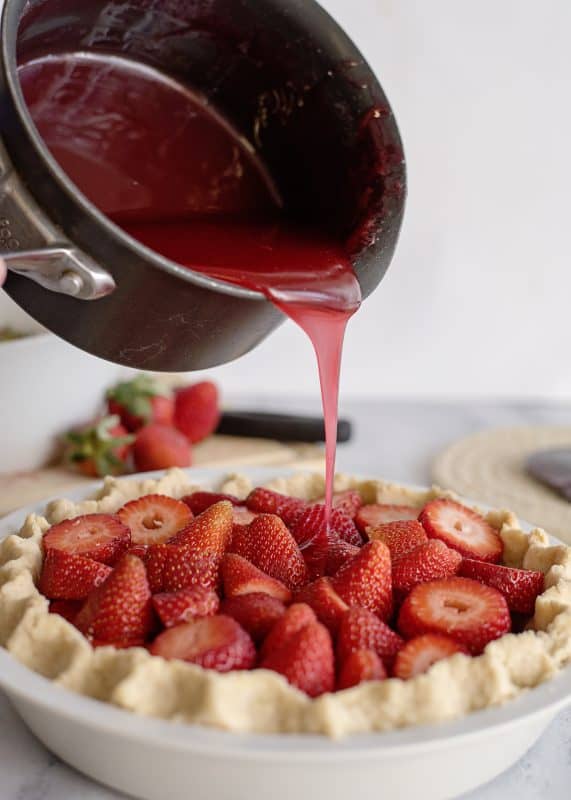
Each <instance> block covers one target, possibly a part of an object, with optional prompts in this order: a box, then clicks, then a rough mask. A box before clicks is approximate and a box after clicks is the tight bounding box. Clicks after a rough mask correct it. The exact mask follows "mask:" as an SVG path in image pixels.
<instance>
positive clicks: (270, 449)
mask: <svg viewBox="0 0 571 800" xmlns="http://www.w3.org/2000/svg"><path fill="white" fill-rule="evenodd" d="M274 465H279V466H288V467H299V468H303V467H305V468H315V469H320V468H322V467H323V465H324V456H323V449H322V448H321V447H320V446H318V445H310V444H299V445H296V444H289V443H288V444H282V443H281V442H274V441H271V440H269V439H248V438H241V437H237V436H211V437H209V438H208V439H206V440H205V441H204V442H201V443H200V444H198V445H195V446H194V447H193V466H195V467H221V468H226V467H228V468H229V469H237V468H239V467H241V466H250V467H251V466H259V467H261V466H274ZM90 480H91V479H90V478H85V477H83V476H82V475H78V474H77V473H74V472H71V471H70V470H68V469H64V468H62V467H47V468H45V469H39V470H34V471H31V472H18V473H3V474H0V516H3V515H4V514H8V513H9V512H10V511H14V510H15V509H16V508H20V507H21V506H26V505H29V504H31V503H35V502H37V501H38V500H41V499H42V498H44V497H50V496H52V495H57V494H60V493H61V494H62V495H63V494H64V493H65V491H66V490H68V491H69V490H70V489H73V488H75V487H77V486H81V485H83V484H86V483H88V482H89V481H90Z"/></svg>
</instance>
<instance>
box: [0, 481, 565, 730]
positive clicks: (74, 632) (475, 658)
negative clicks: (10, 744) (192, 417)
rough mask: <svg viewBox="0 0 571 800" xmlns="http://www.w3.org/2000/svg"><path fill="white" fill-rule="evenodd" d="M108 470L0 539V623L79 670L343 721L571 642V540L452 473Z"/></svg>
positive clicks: (128, 695) (102, 687) (81, 678)
mask: <svg viewBox="0 0 571 800" xmlns="http://www.w3.org/2000/svg"><path fill="white" fill-rule="evenodd" d="M335 489H336V496H335V507H334V509H333V511H332V514H331V517H330V525H329V528H327V526H326V524H325V509H324V505H323V493H324V484H323V478H322V476H320V475H314V474H299V475H294V476H290V477H284V478H280V479H278V480H275V481H273V482H272V483H271V484H269V485H268V486H267V487H254V486H252V484H251V483H250V481H249V479H247V478H245V477H243V476H240V475H230V476H228V477H227V478H226V479H225V480H224V481H222V482H221V485H220V486H219V487H218V488H217V491H216V493H213V492H211V491H204V490H203V489H202V488H201V487H199V486H195V485H192V484H190V482H189V477H188V476H187V475H186V474H185V473H184V472H182V471H180V470H176V469H175V470H171V471H169V472H167V473H166V474H165V475H164V477H162V478H160V479H159V480H142V481H139V480H128V479H115V478H108V479H106V480H105V482H104V484H103V486H102V488H101V489H100V491H99V492H98V493H97V495H96V496H95V497H94V498H93V499H88V500H84V501H82V502H79V503H74V502H71V501H69V500H57V501H54V502H52V503H50V504H49V505H48V507H47V508H46V511H45V516H40V515H37V514H31V515H29V516H28V518H27V519H26V521H25V524H24V525H23V527H22V529H21V530H20V531H19V532H18V533H14V534H13V535H11V536H8V538H6V539H5V540H4V541H3V542H2V543H1V544H0V645H2V646H3V647H4V648H5V649H6V650H7V651H8V652H10V653H11V654H12V656H13V657H14V658H16V659H17V660H18V661H20V662H21V663H22V664H24V665H25V666H27V667H29V668H30V669H32V670H34V671H35V672H37V673H39V674H40V675H43V676H44V677H46V678H48V679H50V680H53V681H54V682H55V683H56V684H57V685H59V686H62V687H65V688H67V689H69V690H71V691H74V692H77V693H79V694H82V695H86V696H88V697H91V698H94V699H96V700H100V701H104V702H108V703H111V704H113V705H115V706H118V707H120V708H123V709H127V710H130V711H133V712H136V713H139V714H143V715H148V716H153V717H159V718H163V719H172V720H177V721H183V722H188V723H195V724H202V725H208V726H212V727H216V728H221V729H225V730H229V731H234V732H253V733H273V734H276V733H302V732H307V733H316V734H323V735H327V736H331V737H340V736H345V735H348V734H353V733H363V732H369V731H385V730H391V729H395V728H402V727H406V726H410V725H418V724H426V723H435V722H440V721H444V720H451V719H455V718H458V717H461V716H463V715H465V714H467V713H469V712H471V711H475V710H478V709H482V708H486V707H490V706H497V705H500V704H503V703H505V702H507V701H512V700H514V699H516V698H517V697H518V695H520V694H521V693H522V692H524V691H526V690H528V689H532V688H533V687H535V686H538V685H539V684H541V683H543V682H544V681H547V680H550V679H551V678H553V677H554V676H556V675H557V673H558V672H560V671H561V670H562V669H563V668H565V667H566V666H567V665H568V664H569V663H570V662H571V548H568V547H566V546H564V545H561V544H552V543H551V542H550V540H549V537H548V536H547V534H546V533H545V532H544V531H542V530H540V529H535V530H533V531H531V533H526V532H524V531H523V530H522V529H521V527H520V525H519V523H518V520H517V518H516V517H515V515H514V514H513V513H511V512H508V511H491V512H481V511H479V510H478V509H473V508H470V507H468V506H466V505H465V504H463V503H461V502H460V501H459V500H458V499H457V498H455V497H454V495H452V494H451V493H450V492H445V491H442V490H440V489H438V488H432V489H430V490H427V491H413V490H411V489H408V488H405V487H401V486H398V485H395V484H390V483H386V482H383V481H378V480H361V479H357V478H352V477H349V476H344V475H338V476H337V477H336V485H335Z"/></svg>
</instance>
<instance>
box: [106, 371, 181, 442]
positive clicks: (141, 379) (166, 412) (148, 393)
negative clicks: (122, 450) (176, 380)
mask: <svg viewBox="0 0 571 800" xmlns="http://www.w3.org/2000/svg"><path fill="white" fill-rule="evenodd" d="M107 406H108V408H109V413H110V414H118V415H119V416H120V417H121V422H122V423H123V425H124V426H125V427H126V428H127V430H129V431H136V430H138V429H139V428H141V427H142V426H143V425H146V424H148V423H149V422H158V423H159V424H161V425H172V424H173V414H174V400H173V399H172V397H170V395H169V394H167V392H165V391H164V390H163V389H161V388H160V387H159V385H158V384H157V382H156V381H155V380H154V378H152V377H151V376H150V375H138V376H137V377H136V378H134V379H133V380H130V381H124V382H123V383H118V384H117V385H116V386H114V387H113V388H111V389H109V391H108V392H107Z"/></svg>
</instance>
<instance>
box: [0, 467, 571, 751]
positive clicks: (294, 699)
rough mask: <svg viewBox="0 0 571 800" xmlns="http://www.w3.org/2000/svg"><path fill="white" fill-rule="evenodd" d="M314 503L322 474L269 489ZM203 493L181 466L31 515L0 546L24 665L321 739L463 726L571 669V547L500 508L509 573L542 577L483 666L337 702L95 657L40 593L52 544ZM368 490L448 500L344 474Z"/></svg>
mask: <svg viewBox="0 0 571 800" xmlns="http://www.w3.org/2000/svg"><path fill="white" fill-rule="evenodd" d="M268 486H270V487H271V488H273V489H276V490H277V491H281V492H284V493H286V494H291V495H295V496H299V497H303V498H305V499H308V500H313V499H317V498H319V497H322V496H323V493H324V483H323V478H322V476H321V475H316V474H298V475H294V476H292V477H285V478H280V479H278V480H274V481H272V482H271V483H269V484H268ZM198 488H200V487H198V486H195V485H193V484H191V483H190V482H189V478H188V476H187V475H186V474H185V473H184V472H182V471H180V470H170V471H169V472H167V473H166V474H165V476H164V477H162V478H161V479H160V480H143V481H137V480H128V479H119V480H118V479H114V478H108V479H106V480H105V482H104V484H103V487H102V489H101V490H100V491H99V492H98V494H97V495H96V496H95V497H94V498H93V499H91V500H85V501H82V502H79V503H73V502H71V501H69V500H57V501H55V502H52V503H50V504H49V505H48V507H47V509H46V511H45V516H39V515H37V514H30V515H29V516H28V518H27V519H26V522H25V524H24V525H23V527H22V529H21V530H20V531H19V532H18V533H15V534H13V535H11V536H8V537H7V538H6V539H5V540H4V541H3V542H2V543H0V645H2V646H3V647H5V648H6V650H7V651H8V652H9V653H11V654H12V655H13V656H14V658H16V659H17V660H18V661H19V662H20V663H22V664H24V665H25V666H27V667H29V668H30V669H32V670H34V671H35V672H37V673H39V674H40V675H43V676H44V677H46V678H48V679H50V680H53V681H54V682H55V683H56V684H58V685H59V686H63V687H65V688H67V689H70V690H71V691H74V692H77V693H79V694H82V695H86V696H87V697H91V698H95V699H97V700H101V701H104V702H107V703H111V704H113V705H115V706H118V707H120V708H123V709H128V710H129V711H134V712H136V713H139V714H143V715H148V716H152V717H159V718H161V719H170V720H176V721H182V722H187V723H195V724H201V725H209V726H212V727H216V728H221V729H224V730H228V731H235V732H241V733H242V732H248V733H317V734H324V735H326V736H331V737H340V736H346V735H348V734H353V733H364V732H368V731H387V730H392V729H395V728H402V727H406V726H409V725H419V724H426V723H435V722H442V721H444V720H451V719H456V718H458V717H461V716H463V715H465V714H468V713H469V712H471V711H475V710H478V709H482V708H487V707H490V706H498V705H500V704H503V703H505V702H507V701H509V700H513V699H514V698H516V697H517V696H518V695H520V694H521V693H522V692H525V691H526V690H528V689H532V688H533V687H535V686H538V685H539V684H541V683H543V682H544V681H547V680H549V679H550V678H552V677H553V676H554V675H556V674H557V673H558V672H559V671H560V670H561V669H563V668H564V667H565V666H566V665H567V664H569V663H570V662H571V548H569V547H566V546H564V545H550V543H549V538H548V536H547V535H546V533H545V532H544V531H542V530H540V529H535V530H533V531H532V532H531V533H529V534H527V533H525V532H523V531H522V530H521V528H520V525H519V523H518V520H517V518H516V517H515V515H514V514H513V513H511V512H509V511H492V512H489V513H487V514H486V517H487V519H488V521H489V522H490V523H491V524H492V525H493V526H494V527H495V528H497V529H498V531H499V534H500V536H501V538H502V540H503V543H504V563H505V564H507V565H508V566H514V567H523V568H525V569H533V570H541V571H542V572H543V573H544V575H545V591H544V592H543V594H542V595H540V596H539V597H538V598H537V601H536V607H535V615H534V617H533V619H532V620H531V623H530V626H529V630H527V631H525V632H524V633H519V634H508V635H506V636H503V637H502V638H501V639H498V640H496V641H494V642H491V643H490V644H489V645H488V646H487V647H486V649H485V651H484V653H483V654H482V655H481V656H478V657H477V658H469V657H468V656H465V655H462V654H458V655H455V656H452V657H451V658H447V659H445V660H443V661H440V662H438V663H436V664H434V666H432V667H431V668H430V669H429V670H428V672H426V673H425V674H423V675H420V676H418V677H417V678H414V679H412V680H409V681H401V680H399V679H396V678H391V679H389V680H385V681H376V682H372V683H364V684H361V685H359V686H356V687H354V688H352V689H347V690H345V691H342V692H336V693H334V694H326V695H323V696H321V697H319V698H317V699H315V700H312V699H310V698H308V697H307V696H306V695H305V694H303V693H302V692H300V691H298V690H297V689H295V688H293V687H292V686H290V685H289V684H288V683H287V681H286V680H285V679H284V678H283V677H282V676H280V675H278V674H277V673H275V672H270V671H267V670H261V669H255V670H252V671H249V672H230V673H227V674H220V673H217V672H214V671H211V670H204V669H202V668H201V667H197V666H194V665H191V664H187V663H184V662H182V661H165V660H164V659H162V658H159V657H157V656H151V655H150V654H149V653H148V652H147V651H146V650H144V649H143V648H131V649H129V650H116V649H115V648H113V647H100V648H97V649H93V648H92V647H91V645H90V644H89V642H88V641H87V640H86V639H85V638H84V637H83V636H82V634H81V633H79V631H78V630H76V629H75V628H74V627H73V626H72V625H71V624H69V623H68V622H66V620H64V619H63V617H61V616H59V615H57V614H50V613H49V610H48V601H47V599H46V598H45V597H43V596H42V595H41V594H40V593H39V592H38V590H37V588H36V585H35V582H36V581H37V579H38V576H39V573H40V569H41V565H42V559H43V554H42V546H41V541H42V536H43V534H44V532H45V531H46V530H47V529H48V528H49V527H50V525H53V524H55V523H57V522H60V521H61V520H63V519H67V518H71V517H75V516H78V515H80V514H87V513H95V512H99V513H114V512H115V511H117V510H118V509H119V508H120V507H121V506H122V505H123V504H124V503H125V502H127V501H128V500H132V499H134V498H136V497H140V496H142V495H145V494H149V493H152V492H159V493H163V494H167V495H170V496H171V497H176V498H180V497H182V496H183V495H185V494H188V493H189V492H192V491H195V490H196V489H198ZM251 488H252V483H251V482H250V480H249V479H248V478H245V477H243V476H240V475H231V476H229V477H228V478H227V479H225V480H224V481H222V482H221V486H220V490H221V491H225V492H231V493H233V494H237V495H238V496H240V497H245V496H246V495H247V494H248V492H249V491H250V489H251ZM348 488H355V489H357V490H358V491H359V492H360V493H361V495H362V497H363V500H364V502H366V503H376V502H379V503H406V504H410V505H415V506H418V507H419V508H420V507H421V506H422V505H424V503H426V502H427V501H428V500H430V499H432V498H434V497H440V496H453V495H451V493H449V492H444V491H442V490H440V489H438V488H436V487H433V488H432V489H430V490H428V491H412V490H410V489H407V488H404V487H401V486H398V485H396V484H391V483H385V482H383V481H378V480H361V479H357V478H352V477H350V476H346V475H337V476H336V489H337V490H342V489H348Z"/></svg>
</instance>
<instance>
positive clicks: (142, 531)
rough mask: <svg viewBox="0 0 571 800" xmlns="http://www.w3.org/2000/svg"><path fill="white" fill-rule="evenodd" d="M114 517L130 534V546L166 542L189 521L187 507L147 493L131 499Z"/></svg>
mask: <svg viewBox="0 0 571 800" xmlns="http://www.w3.org/2000/svg"><path fill="white" fill-rule="evenodd" d="M117 516H118V517H119V519H120V520H121V522H122V523H123V524H124V525H126V526H127V527H128V528H129V530H130V531H131V541H132V542H133V544H162V543H163V542H167V541H168V540H169V539H170V538H171V537H172V536H174V535H175V533H177V532H178V531H180V530H182V528H184V527H186V526H187V525H188V524H189V522H190V521H191V519H192V513H191V511H190V509H189V508H188V506H187V505H185V504H184V503H181V502H180V500H174V499H173V498H172V497H167V496H166V495H164V494H147V495H144V497H139V499H138V500H131V502H130V503H126V504H125V505H124V506H123V507H122V508H120V509H119V511H118V512H117Z"/></svg>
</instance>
